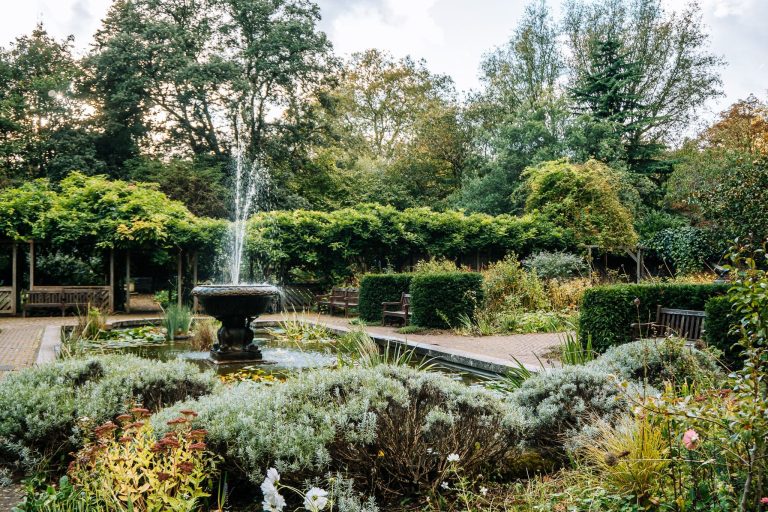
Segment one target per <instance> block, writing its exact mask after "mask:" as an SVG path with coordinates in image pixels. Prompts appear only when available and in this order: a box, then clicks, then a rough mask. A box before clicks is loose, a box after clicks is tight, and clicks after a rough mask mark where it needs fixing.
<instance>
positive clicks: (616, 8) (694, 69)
mask: <svg viewBox="0 0 768 512" xmlns="http://www.w3.org/2000/svg"><path fill="white" fill-rule="evenodd" d="M563 29H564V32H565V34H566V36H567V40H568V54H569V55H570V59H569V67H570V68H571V80H572V83H575V82H578V81H579V80H581V79H582V78H583V77H584V76H586V75H589V74H590V69H591V68H592V65H593V64H592V63H593V51H592V50H593V48H594V47H595V42H597V41H607V40H614V41H621V43H622V47H621V54H622V58H623V59H624V61H625V63H628V64H631V67H632V68H634V69H632V70H631V73H632V74H633V75H634V79H632V80H627V81H626V82H625V83H623V84H622V85H623V89H622V94H623V96H624V97H625V98H632V99H633V101H635V102H636V103H637V104H639V105H642V106H644V107H645V109H646V113H645V114H646V115H645V117H646V118H647V122H644V123H640V124H637V125H636V126H634V128H633V131H634V133H632V134H631V135H630V136H629V137H630V138H631V139H633V140H638V141H642V140H645V141H648V142H651V143H664V142H671V141H675V140H676V139H677V137H678V136H679V134H680V133H681V132H682V131H683V129H684V128H686V127H687V126H689V124H690V122H691V121H692V120H693V119H694V118H695V116H696V115H697V113H698V112H699V111H701V109H702V108H703V106H704V104H705V103H706V102H707V101H708V100H710V99H712V98H715V97H717V96H719V95H720V94H721V91H720V87H721V80H720V75H719V73H718V68H719V67H720V66H722V64H723V61H722V59H721V58H720V57H718V56H716V55H714V54H712V53H711V52H710V51H709V49H708V44H709V35H708V34H707V32H706V31H705V29H704V26H703V23H702V19H701V8H700V7H699V5H698V4H697V3H696V2H690V3H688V4H687V5H686V6H685V7H684V8H683V9H681V10H679V11H667V10H665V9H664V8H663V6H662V2H661V0H605V1H602V2H588V1H587V0H568V2H567V3H566V5H565V14H564V18H563Z"/></svg>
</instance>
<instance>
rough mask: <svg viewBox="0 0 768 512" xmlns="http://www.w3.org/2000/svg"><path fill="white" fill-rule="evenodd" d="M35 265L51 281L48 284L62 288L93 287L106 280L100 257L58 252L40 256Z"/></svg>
mask: <svg viewBox="0 0 768 512" xmlns="http://www.w3.org/2000/svg"><path fill="white" fill-rule="evenodd" d="M35 265H36V267H37V270H38V271H39V272H40V274H42V275H44V276H45V277H47V278H48V279H49V281H48V282H52V283H58V284H59V285H60V286H93V285H95V284H100V283H102V282H103V279H104V276H103V270H102V268H103V266H104V263H103V262H102V259H101V257H99V256H85V257H80V256H79V255H77V254H65V253H62V252H61V251H59V250H57V251H55V252H51V253H49V254H46V253H43V254H40V255H38V256H37V257H36V258H35Z"/></svg>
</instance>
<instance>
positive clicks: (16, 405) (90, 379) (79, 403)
mask: <svg viewBox="0 0 768 512" xmlns="http://www.w3.org/2000/svg"><path fill="white" fill-rule="evenodd" d="M214 380H215V379H214V377H213V376H212V375H211V374H208V373H202V372H200V370H199V369H198V368H197V367H196V366H194V365H192V364H189V363H183V362H169V363H163V362H158V361H149V360H146V359H141V358H139V357H134V356H125V355H119V356H118V355H112V356H104V357H91V358H87V359H70V360H65V361H59V362H55V363H51V364H46V365H41V366H38V367H35V368H30V369H28V370H23V371H20V372H18V373H12V374H10V375H8V376H6V377H5V378H4V379H3V380H2V381H0V410H2V411H3V414H2V415H0V461H4V462H12V463H16V462H19V461H20V462H22V463H24V464H34V463H36V462H38V461H39V460H40V459H41V457H52V458H55V457H57V456H59V455H63V454H67V453H69V452H70V451H73V450H75V449H77V448H79V446H80V443H81V442H82V436H83V433H84V432H83V428H85V427H87V426H88V425H91V424H93V423H94V422H96V423H101V422H104V421H106V420H109V419H112V418H114V417H115V416H116V415H118V414H120V413H123V412H125V411H126V410H127V409H129V408H130V407H131V406H132V405H133V404H135V403H141V404H142V405H143V406H144V407H147V408H148V409H151V410H157V409H159V408H161V407H163V406H165V405H168V404H172V403H174V402H176V401H178V400H182V399H185V398H188V397H194V396H200V395H202V394H205V393H209V392H211V391H212V389H213V386H214ZM54 461H55V460H54Z"/></svg>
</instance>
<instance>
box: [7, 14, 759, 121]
mask: <svg viewBox="0 0 768 512" xmlns="http://www.w3.org/2000/svg"><path fill="white" fill-rule="evenodd" d="M316 1H317V2H318V3H319V5H320V7H321V10H322V14H323V21H322V23H321V29H322V30H324V31H325V32H326V33H327V34H328V35H329V37H330V39H331V41H332V42H333V44H334V47H335V49H336V52H337V53H338V54H340V55H346V54H349V53H351V52H354V51H359V50H364V49H366V48H374V47H375V48H383V49H387V50H389V51H390V52H392V53H393V54H394V55H396V56H404V55H411V56H413V57H415V58H424V59H426V61H427V64H428V66H429V67H430V68H431V69H432V70H433V71H435V72H440V73H446V74H448V75H450V76H451V77H453V79H454V80H455V82H456V85H457V87H458V88H459V89H460V90H469V89H472V88H476V87H477V85H478V79H477V75H478V65H479V63H480V59H481V57H482V55H483V53H485V52H487V51H488V50H490V49H492V48H493V47H495V46H498V45H500V44H502V43H504V42H505V41H506V40H507V39H508V38H509V36H510V35H511V33H512V30H513V28H514V27H515V25H516V24H517V21H518V20H519V18H520V15H521V13H522V11H523V8H524V6H525V4H526V3H527V0H316ZM549 1H550V2H551V3H552V4H553V6H556V5H559V3H560V1H559V0H549ZM664 1H665V3H666V4H668V5H669V6H670V7H672V8H674V7H675V6H676V5H677V6H680V5H681V4H683V3H684V2H683V0H664ZM110 3H111V0H24V1H19V0H0V12H2V15H1V16H0V44H3V45H7V44H8V43H10V42H11V41H12V40H13V39H14V38H16V37H17V36H19V35H21V34H23V33H28V32H30V31H31V30H32V29H33V27H34V25H35V24H36V23H37V22H38V21H43V22H44V23H45V25H46V28H47V29H48V30H49V32H51V33H52V34H54V35H55V36H57V37H64V36H66V35H69V34H74V36H75V38H76V40H75V43H76V45H77V47H78V48H79V49H81V50H83V49H85V48H87V47H88V44H89V43H90V39H91V36H92V34H93V33H94V32H95V30H96V29H97V27H98V26H99V23H100V20H101V18H103V17H104V15H105V13H106V12H107V9H108V7H109V5H110ZM701 5H702V8H703V10H704V13H705V22H706V24H707V25H708V27H709V29H710V31H711V35H712V39H711V44H712V49H713V50H714V51H715V53H717V54H719V55H722V56H723V57H725V60H726V61H727V67H726V68H725V69H724V70H723V82H724V90H725V94H726V97H725V98H724V99H721V100H719V101H717V102H716V103H714V104H712V105H711V107H710V109H711V111H713V112H716V111H719V110H722V109H723V108H725V106H727V105H728V104H729V103H731V102H733V101H735V100H737V99H739V98H744V97H746V96H747V95H748V94H750V93H754V94H756V95H758V96H759V97H761V98H766V96H768V65H766V60H767V59H768V57H767V56H768V30H766V27H765V23H766V21H768V0H701Z"/></svg>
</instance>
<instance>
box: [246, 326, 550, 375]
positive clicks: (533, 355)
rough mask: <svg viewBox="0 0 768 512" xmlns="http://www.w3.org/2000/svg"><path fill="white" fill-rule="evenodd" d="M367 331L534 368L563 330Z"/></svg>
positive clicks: (366, 328)
mask: <svg viewBox="0 0 768 512" xmlns="http://www.w3.org/2000/svg"><path fill="white" fill-rule="evenodd" d="M296 315H297V316H299V317H300V318H304V319H309V320H311V321H313V322H317V323H321V324H325V325H328V326H329V327H341V328H344V329H359V328H360V327H359V326H355V325H353V324H350V323H349V319H347V318H344V317H338V316H329V315H318V314H317V313H297V314H296ZM293 316H294V315H265V316H262V317H259V319H260V320H274V321H280V320H282V319H284V318H292V317H293ZM365 330H366V331H368V332H369V333H370V334H372V335H376V334H378V335H383V336H388V337H395V338H400V339H405V340H407V341H408V342H417V343H420V344H424V345H431V346H433V347H435V348H437V349H441V348H442V349H448V350H451V351H460V352H463V353H467V354H477V355H479V356H484V357H485V358H489V359H496V360H502V361H505V362H507V363H511V362H513V361H514V359H517V360H518V361H520V362H522V363H524V364H526V365H528V366H532V367H540V366H541V363H544V364H545V365H549V364H548V363H547V361H545V355H546V354H547V353H548V352H550V351H551V350H552V349H553V348H555V347H557V346H559V345H560V338H561V336H562V334H560V333H541V334H513V335H505V336H460V335H457V334H453V333H452V332H451V331H440V332H436V333H434V334H433V333H429V334H407V335H406V334H399V333H398V332H397V331H398V328H397V327H380V326H366V327H365Z"/></svg>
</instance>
